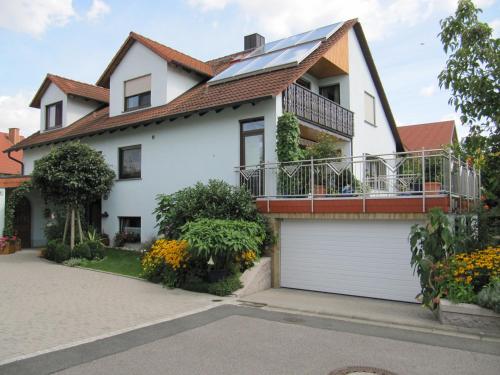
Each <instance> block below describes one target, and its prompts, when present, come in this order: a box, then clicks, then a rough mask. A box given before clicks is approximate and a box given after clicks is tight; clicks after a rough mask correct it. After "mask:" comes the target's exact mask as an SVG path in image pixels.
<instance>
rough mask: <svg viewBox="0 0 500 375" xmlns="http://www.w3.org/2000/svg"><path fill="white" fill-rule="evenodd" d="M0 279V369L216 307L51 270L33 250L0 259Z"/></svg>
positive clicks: (152, 287)
mask: <svg viewBox="0 0 500 375" xmlns="http://www.w3.org/2000/svg"><path fill="white" fill-rule="evenodd" d="M0 276H1V281H0V363H1V362H5V361H6V360H8V359H12V358H14V357H19V356H24V355H27V354H30V353H33V352H37V351H42V350H47V349H50V348H53V347H56V346H61V345H66V344H70V343H74V342H78V341H81V340H88V339H91V338H94V337H96V336H101V335H109V334H112V333H115V332H117V331H120V330H126V329H130V328H132V327H137V326H140V325H145V324H148V323H153V322H158V321H161V320H167V319H172V318H174V317H178V316H182V315H185V314H188V313H192V312H194V311H200V310H203V309H206V308H208V307H210V306H214V305H215V304H216V303H214V302H212V299H213V298H214V297H213V296H210V295H207V294H198V293H190V292H186V291H181V290H177V289H176V290H169V289H166V288H163V287H162V286H161V285H156V284H152V283H148V282H145V281H141V280H136V279H132V278H127V277H120V276H116V275H110V274H106V273H101V272H95V271H90V270H84V269H78V268H69V267H65V266H62V265H58V264H54V263H51V262H48V261H45V260H44V259H40V258H39V257H38V251H36V250H23V251H21V252H18V253H16V254H12V255H3V256H0ZM0 372H1V371H0Z"/></svg>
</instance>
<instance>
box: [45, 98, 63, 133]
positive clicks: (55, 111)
mask: <svg viewBox="0 0 500 375" xmlns="http://www.w3.org/2000/svg"><path fill="white" fill-rule="evenodd" d="M62 105H63V103H62V101H61V102H57V103H54V104H49V105H47V106H45V129H46V130H49V129H55V128H60V127H61V126H62Z"/></svg>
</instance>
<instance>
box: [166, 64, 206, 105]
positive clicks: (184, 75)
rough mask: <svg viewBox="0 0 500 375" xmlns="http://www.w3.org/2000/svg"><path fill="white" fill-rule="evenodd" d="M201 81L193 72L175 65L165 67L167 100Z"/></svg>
mask: <svg viewBox="0 0 500 375" xmlns="http://www.w3.org/2000/svg"><path fill="white" fill-rule="evenodd" d="M200 81H201V78H200V76H198V75H196V74H195V73H189V72H186V71H185V70H184V69H182V68H179V67H177V66H175V65H172V64H168V67H167V101H171V100H173V99H175V98H177V97H178V96H179V95H181V94H183V93H185V92H186V91H187V90H189V89H190V88H191V87H193V86H195V85H197V84H198V83H199V82H200Z"/></svg>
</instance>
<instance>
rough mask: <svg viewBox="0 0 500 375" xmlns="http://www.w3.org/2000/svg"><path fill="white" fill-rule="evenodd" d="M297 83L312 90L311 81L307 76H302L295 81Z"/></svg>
mask: <svg viewBox="0 0 500 375" xmlns="http://www.w3.org/2000/svg"><path fill="white" fill-rule="evenodd" d="M295 83H297V85H299V86H301V87H303V88H305V89H308V90H311V81H308V80H307V79H305V78H302V77H300V78H299V79H297V81H295Z"/></svg>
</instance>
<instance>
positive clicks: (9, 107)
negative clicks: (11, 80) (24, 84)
mask: <svg viewBox="0 0 500 375" xmlns="http://www.w3.org/2000/svg"><path fill="white" fill-rule="evenodd" d="M32 96H33V95H32V94H28V93H24V92H19V93H17V94H16V95H15V96H0V131H8V129H9V128H19V129H21V134H22V135H24V136H28V135H30V134H32V133H34V132H35V131H37V130H39V128H40V125H39V123H40V114H39V110H37V109H34V108H30V107H29V103H30V101H31V98H32Z"/></svg>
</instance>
